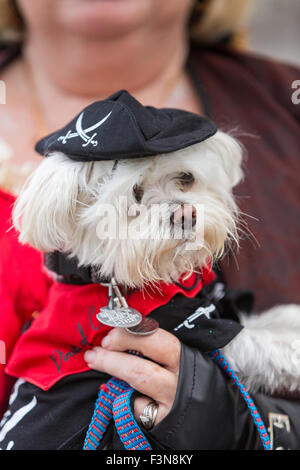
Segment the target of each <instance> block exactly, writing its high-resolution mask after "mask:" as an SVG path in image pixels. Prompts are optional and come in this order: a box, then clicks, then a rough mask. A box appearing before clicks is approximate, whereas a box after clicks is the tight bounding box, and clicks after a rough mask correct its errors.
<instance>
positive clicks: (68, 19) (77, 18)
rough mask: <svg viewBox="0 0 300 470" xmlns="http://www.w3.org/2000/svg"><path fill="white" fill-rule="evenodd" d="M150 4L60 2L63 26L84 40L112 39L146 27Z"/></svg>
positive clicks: (146, 0) (145, 0) (141, 0)
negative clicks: (89, 38) (94, 38)
mask: <svg viewBox="0 0 300 470" xmlns="http://www.w3.org/2000/svg"><path fill="white" fill-rule="evenodd" d="M151 4H152V1H151V0H62V2H61V17H62V18H63V23H64V26H65V27H66V28H67V29H68V30H69V31H72V32H74V33H78V34H84V35H87V36H98V37H113V36H119V35H123V34H126V33H130V32H131V31H134V30H135V29H137V28H139V27H140V26H141V25H142V24H145V23H147V21H148V20H149V14H151Z"/></svg>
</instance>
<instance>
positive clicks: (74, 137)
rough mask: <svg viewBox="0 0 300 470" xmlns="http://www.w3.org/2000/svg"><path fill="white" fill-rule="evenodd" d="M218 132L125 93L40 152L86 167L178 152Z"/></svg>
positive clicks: (90, 110)
mask: <svg viewBox="0 0 300 470" xmlns="http://www.w3.org/2000/svg"><path fill="white" fill-rule="evenodd" d="M216 132H217V128H216V126H215V125H214V124H213V123H212V122H211V121H209V120H208V119H206V118H204V117H201V116H199V115H197V114H193V113H190V112H187V111H182V110H179V109H167V108H163V109H157V108H153V107H151V106H143V105H142V104H141V103H139V102H138V101H137V100H136V99H135V98H133V96H131V95H130V94H129V93H128V92H127V91H125V90H122V91H118V92H117V93H115V94H113V95H111V96H110V97H109V98H107V99H106V100H103V101H97V102H96V103H93V104H91V105H90V106H88V107H87V108H85V109H84V110H83V111H82V112H81V113H80V114H79V115H78V116H76V117H75V119H73V121H71V122H70V123H69V124H68V125H67V126H65V127H64V128H63V129H61V130H59V131H57V132H54V133H52V134H50V135H48V136H47V137H45V138H43V139H42V140H40V141H39V142H38V143H37V145H36V150H37V152H38V153H40V154H41V155H44V156H47V155H50V154H51V153H52V152H63V153H64V154H66V155H67V156H68V157H69V158H71V159H72V160H76V161H82V162H85V161H97V160H119V159H121V158H124V159H128V158H137V157H146V156H150V155H159V154H163V153H170V152H174V151H176V150H179V149H182V148H185V147H189V146H190V145H193V144H196V143H198V142H202V141H203V140H206V139H208V138H209V137H211V136H212V135H214V134H215V133H216Z"/></svg>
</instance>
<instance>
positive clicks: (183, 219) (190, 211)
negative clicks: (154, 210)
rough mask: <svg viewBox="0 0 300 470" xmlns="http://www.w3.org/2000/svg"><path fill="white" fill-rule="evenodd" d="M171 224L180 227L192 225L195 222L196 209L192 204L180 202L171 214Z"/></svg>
mask: <svg viewBox="0 0 300 470" xmlns="http://www.w3.org/2000/svg"><path fill="white" fill-rule="evenodd" d="M171 222H172V224H173V225H181V226H182V228H188V227H194V226H195V225H196V222H197V210H196V208H195V207H194V206H193V205H192V204H181V206H180V207H179V208H178V209H176V210H175V211H174V212H173V214H172V216H171Z"/></svg>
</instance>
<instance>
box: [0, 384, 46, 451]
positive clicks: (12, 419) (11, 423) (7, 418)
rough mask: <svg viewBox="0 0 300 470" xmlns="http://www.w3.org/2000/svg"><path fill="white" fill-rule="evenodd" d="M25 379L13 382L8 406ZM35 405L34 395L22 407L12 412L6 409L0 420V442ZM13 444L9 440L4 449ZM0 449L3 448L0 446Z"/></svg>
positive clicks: (14, 398)
mask: <svg viewBox="0 0 300 470" xmlns="http://www.w3.org/2000/svg"><path fill="white" fill-rule="evenodd" d="M24 383H25V381H24V380H23V379H19V380H17V382H16V383H15V386H14V388H13V391H12V393H11V395H10V398H9V406H11V405H12V404H13V402H14V401H15V400H16V398H17V396H18V392H19V388H20V386H21V385H23V384H24ZM36 405H37V399H36V397H35V396H34V397H33V398H32V400H31V401H30V402H29V403H28V404H27V405H25V406H22V408H19V409H18V410H17V411H15V413H14V414H12V412H11V411H10V410H8V411H6V413H5V414H4V416H3V418H2V421H1V423H0V444H1V442H3V441H4V439H5V438H6V435H7V434H8V433H9V432H10V431H11V430H12V429H13V428H14V427H15V426H17V424H18V423H19V422H20V421H21V420H22V419H23V418H24V417H25V416H26V415H27V414H28V413H30V411H31V410H32V409H33V408H34V407H35V406H36ZM13 446H14V441H9V443H8V444H7V447H6V449H5V450H11V449H12V448H13ZM0 450H3V449H2V448H1V447H0Z"/></svg>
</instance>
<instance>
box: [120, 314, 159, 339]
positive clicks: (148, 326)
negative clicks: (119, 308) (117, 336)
mask: <svg viewBox="0 0 300 470" xmlns="http://www.w3.org/2000/svg"><path fill="white" fill-rule="evenodd" d="M158 328H159V323H158V321H156V320H154V318H151V317H144V318H143V319H142V321H141V322H140V323H139V324H138V325H136V326H133V327H128V328H126V330H127V331H128V333H131V334H132V335H138V336H148V335H153V334H154V333H155V332H156V331H157V330H158Z"/></svg>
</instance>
